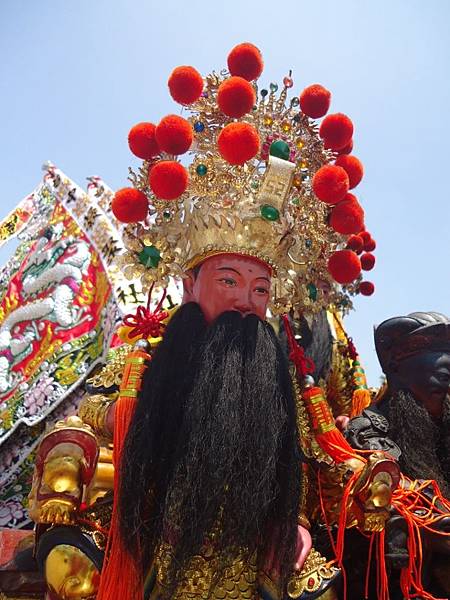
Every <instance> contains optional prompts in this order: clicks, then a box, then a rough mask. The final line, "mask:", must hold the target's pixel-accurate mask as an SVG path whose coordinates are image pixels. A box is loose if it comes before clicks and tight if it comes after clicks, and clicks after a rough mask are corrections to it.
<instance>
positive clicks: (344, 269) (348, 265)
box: [328, 250, 361, 283]
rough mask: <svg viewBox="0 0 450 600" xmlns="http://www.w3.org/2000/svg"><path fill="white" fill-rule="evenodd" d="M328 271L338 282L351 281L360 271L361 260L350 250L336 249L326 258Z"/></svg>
mask: <svg viewBox="0 0 450 600" xmlns="http://www.w3.org/2000/svg"><path fill="white" fill-rule="evenodd" d="M328 271H329V272H330V274H331V276H332V277H333V279H334V280H335V281H337V282H338V283H351V282H352V281H354V280H355V279H356V278H357V277H358V276H359V274H360V273H361V262H360V260H359V258H358V256H357V255H356V254H355V253H354V252H352V250H338V251H337V252H334V253H333V254H332V255H331V256H330V258H329V259H328Z"/></svg>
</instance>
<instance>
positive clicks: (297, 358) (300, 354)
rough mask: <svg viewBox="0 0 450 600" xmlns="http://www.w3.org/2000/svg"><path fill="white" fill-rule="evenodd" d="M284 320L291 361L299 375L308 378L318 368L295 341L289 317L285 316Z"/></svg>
mask: <svg viewBox="0 0 450 600" xmlns="http://www.w3.org/2000/svg"><path fill="white" fill-rule="evenodd" d="M282 319H283V323H284V329H285V331H286V336H287V340H288V345H289V360H290V361H292V362H293V363H294V365H295V368H296V371H297V374H298V375H299V376H301V377H306V375H309V374H310V373H314V369H315V368H316V367H315V364H314V361H313V360H312V359H311V358H308V357H307V356H305V351H304V349H303V348H302V347H301V346H300V345H299V344H298V342H297V340H296V339H295V337H294V334H293V332H292V328H291V324H290V323H289V317H288V316H287V315H283V317H282Z"/></svg>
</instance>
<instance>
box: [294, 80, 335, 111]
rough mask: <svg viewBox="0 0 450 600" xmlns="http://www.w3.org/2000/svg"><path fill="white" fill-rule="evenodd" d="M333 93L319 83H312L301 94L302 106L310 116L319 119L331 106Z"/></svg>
mask: <svg viewBox="0 0 450 600" xmlns="http://www.w3.org/2000/svg"><path fill="white" fill-rule="evenodd" d="M330 102H331V93H330V92H329V91H328V90H327V89H326V88H324V87H323V86H322V85H319V84H318V83H316V84H314V85H310V86H308V87H307V88H305V89H304V90H303V92H302V93H301V94H300V108H301V109H302V112H303V113H305V115H307V116H308V117H312V118H313V119H318V118H319V117H323V116H324V115H326V114H327V112H328V109H329V108H330Z"/></svg>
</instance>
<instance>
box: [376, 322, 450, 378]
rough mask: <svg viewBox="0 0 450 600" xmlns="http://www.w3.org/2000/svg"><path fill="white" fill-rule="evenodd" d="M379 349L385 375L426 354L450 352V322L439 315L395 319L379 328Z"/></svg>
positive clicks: (377, 330) (377, 335)
mask: <svg viewBox="0 0 450 600" xmlns="http://www.w3.org/2000/svg"><path fill="white" fill-rule="evenodd" d="M374 336H375V348H376V351H377V355H378V360H379V361H380V364H381V367H382V369H383V371H384V372H385V373H386V371H387V370H389V369H390V367H391V365H392V364H393V363H396V362H399V361H402V360H404V359H405V358H408V357H410V356H414V355H415V354H421V353H422V352H425V351H427V352H433V351H434V352H450V319H449V318H448V317H446V316H445V315H442V314H440V313H435V312H428V313H426V312H415V313H411V314H409V315H406V316H405V317H393V318H392V319H387V320H386V321H383V322H382V323H381V324H380V325H378V327H376V328H375V332H374Z"/></svg>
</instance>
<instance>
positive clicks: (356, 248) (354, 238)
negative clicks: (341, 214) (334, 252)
mask: <svg viewBox="0 0 450 600" xmlns="http://www.w3.org/2000/svg"><path fill="white" fill-rule="evenodd" d="M363 248H364V243H363V241H362V238H361V236H360V235H351V236H350V237H349V238H348V240H347V249H348V250H353V252H356V254H360V253H361V252H362V251H363Z"/></svg>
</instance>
